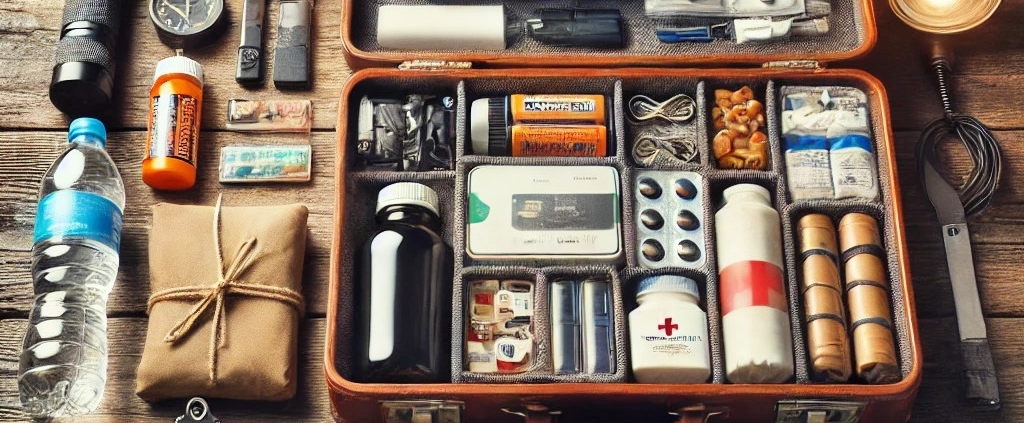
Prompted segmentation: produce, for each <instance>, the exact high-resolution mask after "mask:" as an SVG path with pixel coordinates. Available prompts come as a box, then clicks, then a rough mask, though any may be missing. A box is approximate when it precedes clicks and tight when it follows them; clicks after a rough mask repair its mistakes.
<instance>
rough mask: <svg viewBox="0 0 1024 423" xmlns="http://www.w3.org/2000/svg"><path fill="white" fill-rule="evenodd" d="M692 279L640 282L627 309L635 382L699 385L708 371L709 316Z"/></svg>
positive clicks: (670, 277)
mask: <svg viewBox="0 0 1024 423" xmlns="http://www.w3.org/2000/svg"><path fill="white" fill-rule="evenodd" d="M699 301H700V291H699V290H698V289H697V283H696V282H694V281H693V279H690V278H686V277H683V276H676V275H661V276H652V277H649V278H646V279H644V280H643V281H641V282H640V285H639V286H638V287H637V292H636V302H637V303H638V304H639V306H638V307H637V308H636V309H634V310H633V311H632V312H630V313H629V346H630V362H631V363H632V366H633V376H634V377H635V378H636V381H637V382H639V383H675V384H679V383H703V382H707V380H708V376H709V375H711V359H710V357H709V354H708V318H707V314H705V313H704V310H701V309H700V306H699V305H698V304H697V303H698V302H699Z"/></svg>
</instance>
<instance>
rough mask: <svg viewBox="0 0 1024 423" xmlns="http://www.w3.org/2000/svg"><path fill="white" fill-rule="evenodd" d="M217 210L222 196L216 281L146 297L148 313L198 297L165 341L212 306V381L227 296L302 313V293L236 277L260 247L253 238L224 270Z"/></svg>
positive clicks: (216, 232) (224, 336)
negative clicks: (279, 304)
mask: <svg viewBox="0 0 1024 423" xmlns="http://www.w3.org/2000/svg"><path fill="white" fill-rule="evenodd" d="M220 213H221V196H218V197H217V205H216V207H214V209H213V243H214V247H215V248H216V250H217V270H218V273H219V274H218V277H217V283H215V284H214V285H213V286H209V287H202V286H185V287H178V288H169V289H165V290H163V291H160V292H157V293H155V294H153V295H151V296H150V297H149V304H148V307H147V310H146V311H147V313H148V312H149V311H150V310H152V308H153V305H154V304H156V303H158V302H161V301H169V300H184V301H194V300H200V301H199V302H198V303H196V305H195V306H194V307H192V310H190V311H189V312H188V314H187V315H186V316H185V317H184V318H183V319H182V320H181V321H180V322H178V324H176V325H174V327H173V328H171V330H170V331H169V332H167V335H166V336H164V342H168V343H172V344H173V343H175V342H177V341H179V340H180V339H182V338H184V337H185V336H186V335H188V334H189V332H191V331H192V329H193V328H194V327H195V326H196V324H197V323H198V322H199V319H200V317H202V316H203V314H204V313H205V312H206V310H207V309H209V308H210V307H211V306H212V307H214V309H213V330H212V331H211V332H210V352H209V355H210V369H209V370H210V380H211V381H212V382H214V383H216V382H217V351H218V350H219V349H220V348H222V347H224V345H225V340H226V339H227V323H226V320H225V317H224V316H225V310H224V302H225V301H224V300H225V297H226V296H227V295H241V296H247V297H258V298H267V299H272V300H277V301H281V302H283V303H286V304H288V305H290V306H292V307H294V308H295V309H296V310H297V311H298V312H299V314H300V315H301V314H302V313H303V310H302V307H303V302H302V295H301V294H299V293H298V292H296V291H295V290H292V289H289V288H283V287H278V286H268V285H259V284H250V283H245V282H243V281H241V280H239V279H238V278H239V276H241V275H242V274H243V273H245V271H246V270H247V269H248V268H249V266H251V265H252V263H253V262H254V261H255V259H256V257H257V256H258V253H259V250H257V249H256V242H257V241H256V237H250V238H249V239H247V240H246V241H245V242H243V243H242V245H240V246H239V247H238V251H237V253H236V254H235V259H234V260H232V261H231V263H229V264H228V266H227V269H226V270H225V267H224V253H223V252H222V251H221V242H220Z"/></svg>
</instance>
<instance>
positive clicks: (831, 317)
mask: <svg viewBox="0 0 1024 423" xmlns="http://www.w3.org/2000/svg"><path fill="white" fill-rule="evenodd" d="M818 319H828V320H835V321H837V322H839V323H841V324H842V325H843V326H846V320H845V319H843V316H840V315H838V314H833V313H818V314H812V315H810V316H807V317H805V318H804V321H806V322H807V324H810V323H811V322H813V321H815V320H818Z"/></svg>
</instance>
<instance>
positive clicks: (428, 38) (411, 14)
mask: <svg viewBox="0 0 1024 423" xmlns="http://www.w3.org/2000/svg"><path fill="white" fill-rule="evenodd" d="M505 30H506V24H505V8H504V7H503V6H501V5H485V6H463V5H396V4H392V5H385V6H381V7H380V9H379V11H378V12H377V44H380V46H381V47H383V48H387V49H394V50H449V51H454V50H457V51H463V50H504V49H505Z"/></svg>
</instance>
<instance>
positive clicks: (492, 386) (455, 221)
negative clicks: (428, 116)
mask: <svg viewBox="0 0 1024 423" xmlns="http://www.w3.org/2000/svg"><path fill="white" fill-rule="evenodd" d="M744 85H747V86H750V87H751V88H752V89H753V90H754V92H755V97H756V98H757V99H759V100H761V101H764V104H765V114H766V116H765V117H766V122H767V124H766V125H767V126H768V129H767V130H766V132H767V135H768V137H769V147H770V151H771V156H770V159H769V162H770V163H769V166H768V170H764V171H758V170H732V169H719V168H718V167H717V164H716V161H715V160H714V157H713V153H712V152H711V148H710V140H711V138H713V136H714V132H716V131H715V130H714V129H713V128H712V127H711V126H712V125H711V123H710V122H709V120H710V114H709V112H708V110H709V108H710V107H711V106H713V104H714V90H715V89H718V88H727V89H730V90H736V89H738V88H740V87H742V86H744ZM782 86H813V87H828V86H849V87H853V88H858V89H860V90H861V91H863V92H864V93H865V94H866V95H867V101H868V106H869V112H870V122H869V125H870V130H871V139H872V142H873V147H874V157H875V161H876V166H877V177H878V183H879V184H878V185H879V186H878V189H879V200H878V201H871V200H866V199H863V200H862V199H843V200H801V201H797V202H793V201H792V200H791V199H790V195H789V194H788V192H787V184H786V177H787V175H786V170H785V169H786V166H785V155H784V154H783V151H782V142H781V140H780V124H779V115H780V113H781V105H780V104H779V103H780V99H779V98H778V94H779V88H780V87H782ZM413 93H430V94H437V95H451V96H456V97H457V98H458V104H457V112H456V120H457V123H456V128H457V130H456V140H455V147H456V154H455V161H456V166H455V169H454V170H450V171H432V172H420V173H414V172H395V171H374V170H366V169H363V168H362V167H361V166H360V164H359V161H358V158H357V155H356V154H355V150H354V145H355V140H356V139H355V137H356V130H355V122H356V117H357V116H358V109H359V99H360V98H361V97H362V95H363V94H371V95H373V96H376V97H392V98H402V97H404V96H405V95H407V94H413ZM514 93H516V94H518V93H522V94H555V93H558V94H573V93H576V94H604V95H605V96H606V98H607V99H610V100H611V101H610V102H608V103H607V104H608V107H609V109H611V113H612V119H611V122H613V123H612V125H611V126H613V128H610V129H611V130H610V131H609V136H610V137H612V142H614V144H615V148H614V155H609V156H607V157H588V158H567V157H491V156H482V155H475V154H472V150H471V149H470V148H469V146H468V144H469V141H468V137H469V132H468V128H467V125H468V123H467V116H468V112H469V105H470V104H471V103H472V101H473V100H475V99H477V98H481V97H489V96H497V95H508V94H514ZM679 93H685V94H687V95H689V96H690V97H692V98H693V99H694V100H695V102H696V107H697V111H696V113H695V117H694V119H693V120H692V121H690V122H689V123H688V124H689V125H692V134H693V136H694V137H695V139H696V140H697V145H698V147H699V148H698V150H699V154H700V159H699V161H698V162H696V163H681V162H661V163H656V164H655V166H656V167H653V168H647V167H640V166H638V164H637V162H635V161H634V160H633V158H632V156H631V148H632V142H633V139H632V137H633V136H634V134H635V133H636V129H637V128H636V125H635V124H633V123H631V122H629V121H628V120H627V119H626V118H625V114H624V109H623V108H624V107H625V104H626V103H625V102H626V101H628V99H629V98H630V97H632V96H633V95H636V94H643V95H646V96H648V97H651V98H653V99H655V100H658V101H663V100H665V99H667V98H668V97H670V96H672V95H675V94H679ZM344 95H345V96H346V97H344V98H343V99H342V105H341V111H342V113H340V114H339V119H340V120H341V121H340V122H339V141H338V142H339V145H338V148H339V160H338V165H339V166H342V168H340V169H339V171H338V177H339V178H340V181H339V184H338V187H339V193H338V195H339V196H341V197H343V198H339V199H338V202H339V205H340V206H341V207H340V208H339V210H338V211H337V212H338V214H339V215H340V216H343V218H340V219H339V224H340V227H339V228H338V230H339V231H340V233H341V235H340V243H338V244H336V245H335V248H334V250H333V254H332V263H331V266H332V267H333V268H334V269H333V270H334V271H332V276H333V277H332V281H331V283H332V284H333V285H334V286H332V293H333V296H332V298H331V301H332V302H335V303H336V305H335V306H334V307H332V310H335V311H336V315H329V316H328V320H329V326H330V327H329V329H328V334H329V335H331V336H333V338H329V339H328V343H331V344H332V345H331V346H330V347H329V348H328V357H327V359H328V362H327V365H328V379H331V380H330V381H329V382H330V385H331V387H332V391H341V393H338V392H332V395H335V394H337V395H338V396H340V397H342V398H345V395H343V394H342V393H347V395H350V396H354V397H355V398H356V399H358V398H362V399H363V400H366V399H370V398H372V399H373V403H374V404H376V401H377V400H381V399H388V398H387V394H386V393H388V392H394V397H395V398H410V399H411V398H425V399H429V398H443V399H456V400H463V401H467V400H468V402H467V413H468V414H467V415H475V414H476V412H472V413H471V412H470V410H471V407H472V402H473V401H474V399H476V400H481V402H486V403H488V404H494V402H495V401H504V400H511V401H512V403H509V404H504V403H503V406H506V407H514V406H517V405H518V404H519V403H518V402H517V401H522V398H527V397H528V398H535V399H538V398H539V399H538V401H539V402H541V403H544V404H546V405H549V406H565V407H573V404H577V405H580V406H581V408H586V407H587V406H586V405H583V404H582V403H574V402H573V401H577V400H578V398H577V399H573V397H576V396H588V397H589V398H590V399H591V400H592V401H597V402H603V401H605V400H607V401H609V404H611V403H615V406H616V407H620V406H622V405H628V404H633V405H636V404H648V405H651V404H653V403H657V404H662V405H665V404H677V405H687V402H688V401H692V402H694V403H696V402H704V403H712V404H724V405H730V404H731V405H733V406H736V405H738V404H740V403H741V401H742V400H741V399H740V398H741V395H745V396H746V397H749V396H750V395H757V396H758V397H759V399H758V401H760V400H761V399H765V398H762V397H761V396H762V395H767V396H768V397H770V398H774V400H776V401H777V400H782V399H801V398H806V399H817V398H822V397H827V398H837V399H844V400H856V401H865V402H869V401H870V402H871V405H870V406H869V407H868V408H867V409H866V411H871V410H886V413H888V412H891V411H894V410H899V411H901V412H904V413H909V407H910V406H909V404H910V402H909V401H907V398H908V396H909V398H912V395H913V392H914V391H916V386H917V383H918V382H919V376H920V369H919V367H920V357H919V345H918V340H917V336H916V333H915V331H916V323H915V322H914V317H913V305H912V301H911V297H912V292H911V291H910V289H911V288H910V285H909V280H907V275H908V265H909V263H908V262H907V259H906V257H905V254H906V253H905V246H904V245H903V242H904V241H903V232H902V221H901V220H902V218H901V216H900V213H901V207H900V204H899V198H898V185H897V181H896V180H895V179H894V178H895V175H896V172H895V169H894V168H893V166H894V165H895V153H894V151H893V148H892V139H891V131H890V129H889V128H888V108H887V105H886V100H885V93H884V90H883V89H882V88H881V85H880V83H878V82H877V81H875V80H874V79H873V78H871V77H870V76H869V75H867V74H865V73H862V72H859V71H839V70H835V71H819V72H807V71H793V70H763V71H759V72H758V73H756V74H754V73H752V72H750V71H744V70H738V69H729V70H724V69H720V70H714V71H707V70H703V71H694V70H651V69H642V70H641V69H627V70H621V71H616V72H609V71H602V70H571V71H568V70H567V71H557V70H547V71H540V70H532V69H531V70H522V71H517V72H516V74H515V75H513V76H510V75H508V73H507V72H501V71H489V70H475V71H455V72H446V73H443V74H442V73H429V72H399V71H388V70H372V71H363V72H360V73H357V74H356V77H354V78H353V80H352V81H351V82H350V87H349V88H347V89H346V91H345V94H344ZM346 128H347V130H346ZM480 165H540V166H549V165H599V166H611V167H614V168H615V169H616V170H617V171H618V174H619V185H620V188H619V189H620V194H621V203H620V213H621V223H622V226H621V236H622V239H621V240H620V242H621V246H622V254H620V255H619V256H617V257H615V258H605V259H598V260H566V259H561V260H556V259H515V260H480V259H474V258H472V257H470V256H469V255H468V254H467V252H466V251H467V250H466V239H465V235H466V230H467V222H466V213H467V198H466V197H467V190H466V188H467V175H468V173H469V172H470V170H472V169H473V168H474V167H476V166H480ZM650 170H658V171H687V172H696V173H698V174H700V175H701V177H702V181H701V183H700V185H699V186H698V187H697V188H698V190H699V195H700V198H701V199H702V201H703V207H702V210H701V213H700V215H699V219H700V220H701V222H700V223H701V231H703V235H704V243H703V245H702V248H703V253H704V254H706V260H704V262H703V264H702V265H700V266H696V267H693V268H683V267H669V268H662V269H647V268H643V267H641V266H640V263H639V262H638V259H637V250H638V247H637V245H638V238H637V236H638V230H637V227H636V222H637V217H636V215H637V213H638V212H639V211H638V210H634V208H635V207H634V206H635V196H636V195H637V194H636V186H635V181H636V178H637V176H638V175H639V174H640V173H642V172H647V171H650ZM397 181H416V182H422V183H425V184H426V185H429V186H431V187H432V188H434V189H435V190H437V192H438V195H439V197H440V199H441V218H442V220H443V222H444V234H443V236H444V238H445V239H446V240H447V241H448V242H449V243H450V244H451V245H452V247H453V249H454V251H455V257H456V260H455V269H454V271H455V273H454V274H455V281H454V292H453V310H452V313H453V315H452V317H453V319H452V320H453V323H452V380H453V383H452V384H428V385H411V384H406V385H395V386H394V389H393V390H388V389H386V388H387V385H385V384H360V383H355V382H351V381H350V380H351V378H352V374H351V363H350V362H351V359H352V351H351V345H352V342H351V340H352V339H354V337H353V332H352V331H353V327H352V325H353V314H352V304H351V301H350V300H349V299H350V298H352V287H353V279H352V278H353V272H354V266H355V262H354V257H355V255H356V252H357V250H358V248H359V247H360V246H361V245H362V244H363V243H364V242H365V240H366V237H367V236H369V234H370V232H371V231H372V230H373V216H374V204H375V201H376V196H377V191H378V190H379V189H380V188H382V187H383V186H385V185H387V184H388V183H391V182H397ZM736 183H755V184H758V185H761V186H763V187H765V188H767V189H768V190H769V191H770V192H771V193H772V195H773V205H774V207H775V209H776V210H777V211H778V212H779V214H780V218H781V223H782V228H781V229H782V234H783V241H784V262H785V269H783V272H784V275H785V278H786V281H787V283H788V286H787V296H788V306H789V313H790V324H791V329H792V334H793V346H794V358H795V363H794V364H795V374H794V376H793V377H792V378H791V379H790V381H789V382H787V383H783V384H765V385H742V384H739V385H737V384H731V383H729V382H728V381H727V380H726V378H725V369H724V362H725V361H724V351H723V346H722V333H721V331H722V329H721V315H720V301H719V298H718V273H717V268H716V262H715V252H714V249H715V248H714V245H715V244H714V238H713V232H714V230H713V228H714V214H715V212H716V211H717V209H718V208H719V207H720V206H721V202H722V191H723V190H724V189H725V188H727V187H728V186H731V185H734V184H736ZM664 188H666V190H668V191H670V190H671V188H668V187H664ZM849 212H861V213H866V214H868V215H871V216H873V217H875V218H876V219H877V221H878V223H879V227H880V229H881V231H882V240H883V244H884V245H883V247H884V250H885V254H886V262H887V264H888V278H889V280H888V283H889V284H890V286H891V290H890V294H891V301H890V307H891V312H892V327H893V330H894V339H895V341H896V348H897V351H896V352H897V356H898V359H899V366H900V369H901V371H902V374H903V379H902V380H901V381H900V382H898V383H895V384H890V385H868V384H866V383H864V382H863V381H861V380H858V378H857V377H856V372H854V376H852V377H851V379H850V381H849V382H848V383H843V384H824V383H818V382H814V381H812V380H811V377H810V370H809V363H808V358H807V348H806V340H805V339H804V317H803V308H802V305H801V303H802V295H801V294H800V292H801V290H800V280H799V277H800V273H799V270H798V269H799V252H797V251H795V250H796V248H797V245H798V240H797V229H796V227H797V221H798V220H799V219H800V217H802V216H804V215H806V214H808V213H824V214H826V215H828V216H830V217H832V218H833V223H835V224H836V226H837V227H838V222H839V219H840V218H841V217H842V216H843V215H845V214H846V213H849ZM668 273H671V274H677V275H684V276H688V277H691V278H693V279H694V280H696V281H697V283H698V285H699V287H700V290H701V292H702V298H701V301H700V305H701V307H702V309H704V310H705V311H706V312H707V316H708V326H709V338H710V339H709V341H710V342H709V346H710V352H711V363H712V374H711V377H710V378H709V380H708V381H707V383H706V384H694V385H648V384H638V383H635V381H634V380H633V378H632V375H631V372H630V371H629V350H628V348H629V346H628V339H629V338H628V328H627V324H626V322H627V319H626V316H627V314H628V313H629V312H630V311H631V310H632V309H633V308H635V307H636V302H635V293H636V285H637V283H638V282H639V281H640V280H641V279H643V278H644V277H646V276H651V275H658V274H668ZM571 275H575V277H580V278H582V277H586V276H592V275H606V276H607V278H608V279H610V280H611V281H612V282H613V295H614V297H613V301H614V307H613V308H614V311H615V313H616V314H615V318H614V324H615V329H616V333H615V335H616V337H615V345H616V355H617V360H616V365H617V366H616V370H615V372H614V373H609V374H577V375H555V374H553V373H552V371H551V370H552V368H551V357H550V345H549V342H550V339H548V338H547V337H549V336H550V328H548V327H546V325H547V324H548V323H549V319H550V316H549V314H550V312H549V309H548V304H547V302H548V295H549V287H550V282H551V281H552V280H553V279H556V278H558V277H562V276H571ZM480 279H523V280H528V281H532V282H533V283H534V295H533V299H534V305H535V309H534V311H535V314H534V320H533V322H534V335H535V336H536V342H537V343H536V344H535V346H536V348H535V353H536V354H537V356H536V357H535V361H534V366H533V368H531V370H530V371H527V372H524V373H516V374H476V373H471V372H469V371H468V370H467V368H466V366H467V363H466V362H465V356H464V348H465V336H466V331H467V322H466V320H467V319H468V318H467V310H466V307H467V305H468V303H467V295H468V288H467V286H468V283H469V282H470V281H473V280H480ZM851 339H852V338H851ZM852 354H853V353H852V340H851V357H852ZM335 376H336V377H337V378H338V379H337V380H334V379H335ZM562 382H584V383H581V384H572V385H565V384H564V383H562ZM713 385H718V386H716V387H714V388H712V386H713ZM371 391H372V393H373V394H372V395H369V394H368V393H370V392H371ZM712 392H714V393H715V395H714V396H712V395H711V393H712ZM824 392H827V394H825V393H824ZM382 393H383V394H384V395H383V398H381V397H380V396H381V394H382ZM730 393H732V394H735V395H737V396H736V397H731V396H730V395H729V394H730ZM482 394H486V395H487V396H488V397H489V399H488V400H487V401H482V398H481V397H480V395H482ZM602 394H603V395H602ZM882 397H884V398H882ZM349 398H351V397H349ZM517 398H519V399H517ZM770 398H769V399H770ZM355 401H356V400H353V401H350V402H349V403H348V405H349V406H354V405H355ZM903 401H906V403H907V404H906V406H905V410H904V407H903V405H899V404H896V403H902V402H903ZM890 402H892V404H890ZM680 403H681V404H680ZM556 404H557V405H556ZM593 404H594V403H590V407H593ZM363 405H364V406H370V405H369V404H363ZM893 407H895V408H893ZM338 408H339V410H340V411H342V414H343V415H344V412H343V406H338ZM597 408H600V407H597ZM649 409H650V411H655V412H660V411H662V410H660V409H655V408H649ZM493 411H494V412H495V413H499V414H494V415H491V416H492V417H495V418H497V417H496V416H500V415H501V414H500V412H499V411H498V410H497V409H495V410H493ZM737 411H739V412H738V413H735V415H734V416H733V418H737V417H739V416H747V415H749V414H748V412H749V413H756V415H758V416H774V410H771V409H766V410H760V411H759V410H737ZM485 413H486V412H485ZM760 413H765V414H760ZM868 414H874V412H869V413H868ZM766 418H767V417H766ZM879 418H881V417H879ZM885 418H890V417H889V416H886V417H885ZM901 419H902V418H901Z"/></svg>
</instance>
